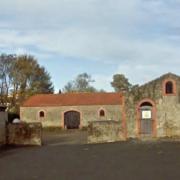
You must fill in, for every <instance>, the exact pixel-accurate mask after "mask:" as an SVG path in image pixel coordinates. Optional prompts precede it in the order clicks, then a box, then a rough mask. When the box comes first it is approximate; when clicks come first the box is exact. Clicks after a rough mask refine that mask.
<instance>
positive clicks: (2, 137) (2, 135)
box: [0, 105, 8, 145]
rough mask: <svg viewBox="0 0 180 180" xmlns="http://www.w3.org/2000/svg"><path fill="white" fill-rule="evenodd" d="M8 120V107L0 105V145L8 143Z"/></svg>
mask: <svg viewBox="0 0 180 180" xmlns="http://www.w3.org/2000/svg"><path fill="white" fill-rule="evenodd" d="M7 121H8V114H7V112H6V107H5V106H2V105H0V145H3V144H5V143H6V122H7Z"/></svg>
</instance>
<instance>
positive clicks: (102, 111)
mask: <svg viewBox="0 0 180 180" xmlns="http://www.w3.org/2000/svg"><path fill="white" fill-rule="evenodd" d="M99 116H100V117H104V116H105V111H104V110H103V109H101V110H100V111H99Z"/></svg>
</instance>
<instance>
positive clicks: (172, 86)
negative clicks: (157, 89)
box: [163, 79, 176, 96]
mask: <svg viewBox="0 0 180 180" xmlns="http://www.w3.org/2000/svg"><path fill="white" fill-rule="evenodd" d="M163 94H164V96H168V95H176V81H174V80H173V79H166V80H165V81H164V82H163Z"/></svg>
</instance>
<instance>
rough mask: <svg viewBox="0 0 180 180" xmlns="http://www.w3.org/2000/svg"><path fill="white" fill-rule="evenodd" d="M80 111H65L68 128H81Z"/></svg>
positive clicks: (65, 122) (65, 123)
mask: <svg viewBox="0 0 180 180" xmlns="http://www.w3.org/2000/svg"><path fill="white" fill-rule="evenodd" d="M80 117H81V116H80V112H78V111H67V112H65V113H64V127H65V128H67V129H79V128H80Z"/></svg>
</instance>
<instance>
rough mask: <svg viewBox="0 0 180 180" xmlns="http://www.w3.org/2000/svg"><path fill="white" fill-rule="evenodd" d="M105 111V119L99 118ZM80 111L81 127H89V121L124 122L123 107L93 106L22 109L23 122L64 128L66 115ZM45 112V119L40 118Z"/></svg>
mask: <svg viewBox="0 0 180 180" xmlns="http://www.w3.org/2000/svg"><path fill="white" fill-rule="evenodd" d="M100 109H103V110H104V111H105V116H104V117H99V110H100ZM71 110H74V111H78V112H80V114H81V127H87V126H88V121H90V120H91V121H96V120H115V121H119V122H121V121H122V106H120V105H91V106H60V107H21V109H20V116H21V120H23V121H26V122H41V123H42V125H43V127H62V128H63V127H64V113H65V112H67V111H71ZM40 111H44V112H45V118H39V116H38V113H39V112H40Z"/></svg>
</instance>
